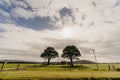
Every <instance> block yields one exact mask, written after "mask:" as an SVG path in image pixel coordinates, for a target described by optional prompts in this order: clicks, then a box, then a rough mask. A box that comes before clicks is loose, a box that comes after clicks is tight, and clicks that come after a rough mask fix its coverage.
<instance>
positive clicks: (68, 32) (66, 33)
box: [61, 27, 73, 38]
mask: <svg viewBox="0 0 120 80" xmlns="http://www.w3.org/2000/svg"><path fill="white" fill-rule="evenodd" d="M61 35H62V36H63V37H64V38H71V37H72V35H73V31H72V28H70V27H65V28H63V29H62V31H61Z"/></svg>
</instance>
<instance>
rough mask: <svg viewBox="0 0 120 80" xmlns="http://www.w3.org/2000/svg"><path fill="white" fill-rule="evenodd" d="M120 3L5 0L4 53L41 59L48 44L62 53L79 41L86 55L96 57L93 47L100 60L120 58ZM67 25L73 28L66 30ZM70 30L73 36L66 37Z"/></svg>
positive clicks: (1, 13) (0, 53)
mask: <svg viewBox="0 0 120 80" xmlns="http://www.w3.org/2000/svg"><path fill="white" fill-rule="evenodd" d="M119 3H120V1H119V0H112V1H109V0H70V1H68V0H64V1H63V0H59V1H56V0H2V1H0V44H1V45H0V57H1V58H3V59H5V58H9V59H12V55H14V56H16V58H18V59H23V60H27V59H29V60H30V59H32V57H33V58H37V59H35V60H39V55H40V53H41V52H42V51H43V50H44V48H46V47H47V46H53V47H55V49H56V50H58V52H59V53H60V54H62V49H63V48H64V47H65V46H66V45H76V46H77V47H78V48H79V49H80V51H81V54H82V57H81V58H82V59H89V60H93V56H92V51H91V49H95V51H96V55H97V57H98V62H104V61H106V62H117V61H120V60H119V58H118V57H117V56H119V48H120V46H119V45H120V38H119V34H120V29H119V26H120V18H119V16H120V15H119V14H120V10H119V9H120V4H119ZM65 28H69V29H68V30H70V31H68V32H67V30H65V31H66V32H65V31H64V29H65ZM67 34H69V35H70V36H67V37H66V36H65V35H67ZM9 52H11V53H9ZM88 54H89V55H88ZM23 55H27V57H26V58H25V57H22V56H23ZM21 57H22V58H21ZM40 60H41V59H40ZM93 61H94V60H93Z"/></svg>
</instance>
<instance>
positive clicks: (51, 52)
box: [40, 47, 58, 65]
mask: <svg viewBox="0 0 120 80" xmlns="http://www.w3.org/2000/svg"><path fill="white" fill-rule="evenodd" d="M40 56H41V57H42V58H47V60H48V62H47V65H49V64H50V60H51V59H52V58H56V57H58V52H57V51H56V50H55V49H54V48H53V47H47V48H46V49H45V50H44V52H43V53H42V54H41V55H40Z"/></svg>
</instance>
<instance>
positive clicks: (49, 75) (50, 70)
mask: <svg viewBox="0 0 120 80" xmlns="http://www.w3.org/2000/svg"><path fill="white" fill-rule="evenodd" d="M112 65H114V66H115V67H116V68H120V64H110V66H111V70H110V71H109V70H108V64H99V70H96V65H95V64H80V65H75V67H72V68H71V67H70V66H68V65H50V66H41V65H40V64H20V68H23V69H20V70H18V71H17V70H9V71H2V72H0V79H48V80H49V79H85V78H88V79H90V78H95V79H100V78H101V80H102V78H106V79H110V78H117V79H118V80H120V71H115V70H113V69H112ZM0 67H1V64H0ZM16 67H17V64H5V66H4V70H8V69H15V68H16Z"/></svg>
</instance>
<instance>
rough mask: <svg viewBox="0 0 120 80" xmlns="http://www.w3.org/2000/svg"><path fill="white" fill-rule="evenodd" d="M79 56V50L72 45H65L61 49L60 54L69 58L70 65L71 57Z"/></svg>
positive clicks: (71, 62)
mask: <svg viewBox="0 0 120 80" xmlns="http://www.w3.org/2000/svg"><path fill="white" fill-rule="evenodd" d="M79 56H81V54H80V51H79V50H78V48H77V47H76V46H74V45H71V46H67V47H65V48H64V50H63V54H62V57H63V58H69V59H70V64H71V66H72V67H73V59H75V58H76V57H79Z"/></svg>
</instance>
